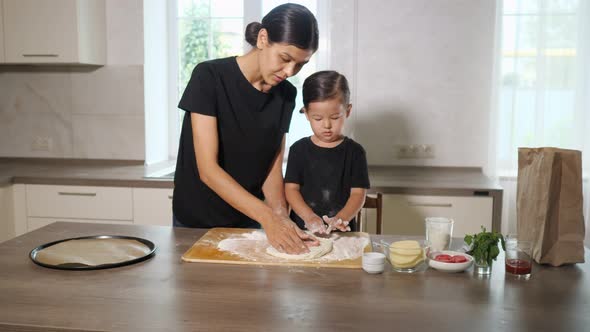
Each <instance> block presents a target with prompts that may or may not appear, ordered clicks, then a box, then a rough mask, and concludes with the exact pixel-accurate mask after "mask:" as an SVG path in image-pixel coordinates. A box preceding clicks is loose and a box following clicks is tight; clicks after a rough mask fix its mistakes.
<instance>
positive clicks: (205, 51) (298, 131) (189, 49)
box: [168, 0, 329, 159]
mask: <svg viewBox="0 0 590 332" xmlns="http://www.w3.org/2000/svg"><path fill="white" fill-rule="evenodd" d="M286 2H294V3H299V4H301V5H304V6H306V7H307V8H308V9H309V10H310V11H311V12H312V13H314V15H315V16H316V18H317V20H318V24H319V30H320V36H321V37H320V48H319V50H318V52H316V54H314V56H313V57H312V59H311V61H310V62H309V63H308V64H307V65H305V66H304V67H303V69H302V70H301V71H300V72H299V74H297V75H296V76H295V77H291V78H289V81H290V82H291V83H292V84H293V85H295V87H297V89H298V94H297V104H296V106H295V111H294V113H293V119H292V121H291V127H290V129H289V134H288V135H287V148H288V147H289V146H290V145H291V144H292V143H294V142H295V141H297V140H298V139H300V138H301V137H304V136H308V135H311V129H310V128H309V125H308V124H307V121H306V120H305V117H304V116H302V115H300V114H299V113H298V112H297V110H298V109H300V108H301V107H302V101H301V86H302V84H303V81H304V80H305V78H306V77H307V76H309V75H311V74H312V73H314V72H315V71H317V70H320V68H327V63H326V61H323V59H325V58H326V56H325V55H324V54H322V52H324V53H325V46H326V45H328V36H327V35H326V34H322V32H324V31H327V29H326V28H324V26H325V21H326V19H325V18H326V13H327V6H328V5H329V1H319V0H301V1H276V0H176V1H170V2H169V6H170V7H169V9H168V11H169V13H174V15H173V16H169V27H168V28H169V41H170V42H171V44H170V48H169V55H168V61H169V65H168V68H169V81H170V82H172V84H171V87H170V90H169V92H168V93H169V96H168V101H169V105H170V109H171V110H172V111H171V115H170V117H169V121H170V125H169V141H170V143H169V149H170V151H169V154H170V157H171V158H172V159H173V158H174V157H175V156H176V153H177V150H178V139H179V135H180V128H182V119H183V116H184V111H182V110H179V109H178V108H176V106H177V105H178V101H179V99H180V97H181V96H182V93H183V91H184V89H185V87H186V84H187V83H188V81H189V79H190V76H191V73H192V70H193V68H194V67H195V65H196V64H198V63H200V62H202V61H206V60H210V59H216V58H222V57H228V56H234V55H241V54H244V53H246V52H248V51H249V50H250V45H248V44H247V43H246V42H245V41H244V30H245V28H246V25H247V24H248V23H250V22H253V21H257V22H260V21H261V20H262V17H263V16H264V15H265V14H266V13H268V12H269V11H270V10H271V9H272V8H274V7H276V6H278V5H280V4H282V3H286Z"/></svg>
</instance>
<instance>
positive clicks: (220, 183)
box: [191, 113, 308, 254]
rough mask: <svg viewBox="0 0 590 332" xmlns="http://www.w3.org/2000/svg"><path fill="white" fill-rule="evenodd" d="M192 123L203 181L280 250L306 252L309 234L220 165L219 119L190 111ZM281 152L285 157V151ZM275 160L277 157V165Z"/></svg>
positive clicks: (198, 166) (198, 165) (198, 164)
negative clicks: (262, 230)
mask: <svg viewBox="0 0 590 332" xmlns="http://www.w3.org/2000/svg"><path fill="white" fill-rule="evenodd" d="M191 125H192V129H193V144H194V147H195V156H198V158H196V159H197V168H198V170H199V176H200V178H201V181H203V183H205V185H207V186H208V187H209V188H211V189H212V190H213V191H214V192H215V193H216V194H217V195H219V197H221V198H222V199H223V200H224V201H226V202H227V203H228V204H229V205H231V206H232V207H233V208H235V209H236V210H238V211H240V212H242V213H243V214H245V215H246V216H248V217H250V218H251V219H253V220H256V221H258V222H259V223H260V224H261V225H262V227H264V229H265V230H266V233H267V237H268V241H269V242H270V244H271V245H272V246H273V247H275V248H276V249H277V250H279V251H284V252H287V253H290V254H301V253H304V252H307V251H308V249H307V246H306V245H305V244H304V243H303V239H306V237H307V235H306V234H305V233H303V232H301V233H298V232H297V230H296V228H297V226H296V225H295V224H293V222H291V221H290V220H288V218H287V220H285V218H284V217H282V216H281V215H279V214H276V213H275V212H273V211H272V209H271V208H270V207H269V206H268V205H266V204H264V202H262V201H261V200H260V199H258V198H257V197H255V196H254V195H252V194H250V193H249V192H248V191H247V190H246V189H244V188H243V187H242V186H241V185H240V184H239V183H237V182H236V181H235V180H234V179H233V178H232V177H231V176H230V175H229V174H228V173H227V172H226V171H225V170H223V169H222V168H221V167H220V166H219V164H218V162H217V160H218V153H219V141H218V133H217V118H216V117H214V116H207V115H202V114H198V113H191ZM281 150H282V149H281ZM279 154H280V155H281V156H282V151H281V152H280V153H279ZM276 162H277V161H276V160H275V163H274V164H276ZM274 164H273V170H274V168H275V165H274ZM279 171H280V170H279ZM274 172H276V171H274ZM271 173H272V171H271ZM267 181H268V180H267ZM271 182H272V181H271ZM265 184H266V183H265ZM279 200H280V198H279Z"/></svg>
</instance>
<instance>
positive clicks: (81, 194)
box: [58, 191, 96, 197]
mask: <svg viewBox="0 0 590 332" xmlns="http://www.w3.org/2000/svg"><path fill="white" fill-rule="evenodd" d="M58 194H59V195H61V196H88V197H94V196H96V193H72V192H64V191H60V192H59V193H58Z"/></svg>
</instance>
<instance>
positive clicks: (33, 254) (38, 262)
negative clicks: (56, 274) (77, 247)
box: [29, 235, 157, 270]
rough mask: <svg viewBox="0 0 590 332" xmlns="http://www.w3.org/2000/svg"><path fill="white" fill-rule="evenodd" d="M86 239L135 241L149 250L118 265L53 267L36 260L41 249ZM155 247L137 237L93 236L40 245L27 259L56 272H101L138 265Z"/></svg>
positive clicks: (75, 264)
mask: <svg viewBox="0 0 590 332" xmlns="http://www.w3.org/2000/svg"><path fill="white" fill-rule="evenodd" d="M87 239H124V240H135V241H137V242H140V243H142V244H144V245H146V246H147V247H148V248H149V250H150V251H149V252H148V253H147V254H145V255H144V256H141V257H137V258H134V259H130V260H127V261H123V262H118V263H112V264H100V265H86V264H82V263H65V264H57V265H53V264H47V263H43V262H40V261H38V260H37V253H38V252H39V251H41V250H42V249H45V248H48V247H51V246H53V245H56V244H58V243H62V242H66V241H71V240H87ZM156 249H157V247H156V245H155V244H154V243H153V242H152V241H149V240H146V239H142V238H139V237H134V236H123V235H93V236H83V237H76V238H69V239H64V240H59V241H54V242H49V243H46V244H42V245H40V246H38V247H36V248H35V249H33V250H31V252H30V253H29V258H30V259H31V260H32V261H33V262H34V263H35V264H37V265H40V266H43V267H47V268H51V269H58V270H102V269H111V268H114V267H120V266H126V265H132V264H135V263H139V262H143V261H145V260H147V259H150V258H151V257H152V256H154V255H155V254H156Z"/></svg>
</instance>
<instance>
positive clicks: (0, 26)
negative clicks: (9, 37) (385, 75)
mask: <svg viewBox="0 0 590 332" xmlns="http://www.w3.org/2000/svg"><path fill="white" fill-rule="evenodd" d="M3 7H4V4H3V3H2V0H0V63H2V62H4V11H3V10H2V8H3Z"/></svg>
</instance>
